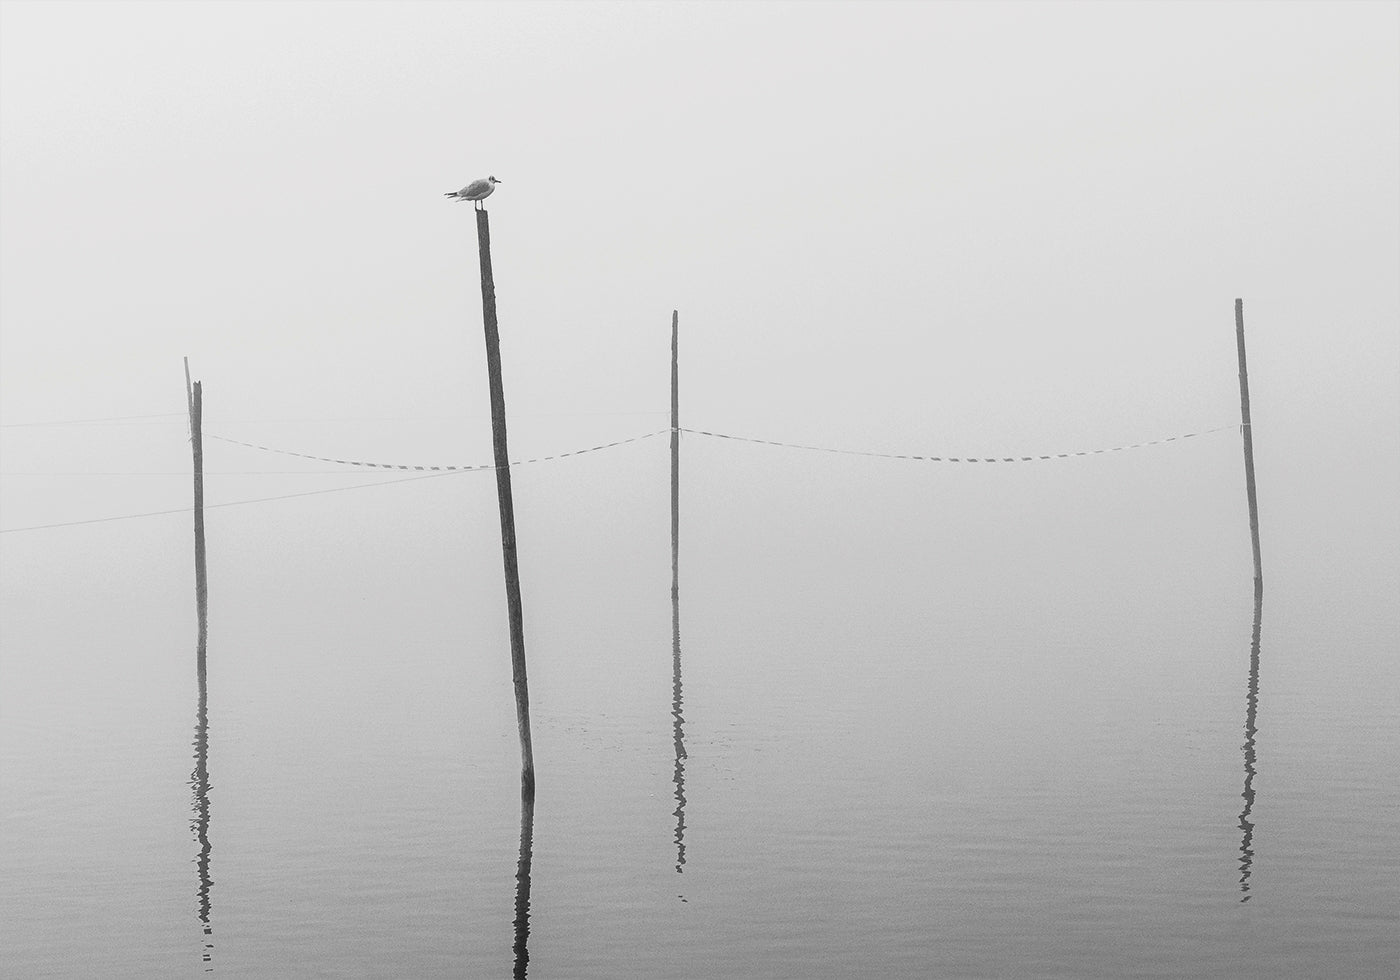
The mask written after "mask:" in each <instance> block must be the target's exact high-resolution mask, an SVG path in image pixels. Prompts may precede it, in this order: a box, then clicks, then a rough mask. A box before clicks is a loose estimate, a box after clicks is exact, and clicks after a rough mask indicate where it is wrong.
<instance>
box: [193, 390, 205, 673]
mask: <svg viewBox="0 0 1400 980" xmlns="http://www.w3.org/2000/svg"><path fill="white" fill-rule="evenodd" d="M200 389H201V383H200V382H198V381H196V382H195V383H194V385H193V388H192V390H191V393H190V446H191V448H192V450H193V453H194V602H195V611H196V614H197V615H198V617H199V647H198V649H199V654H198V657H199V670H200V672H201V673H202V672H203V671H204V650H205V645H206V643H207V641H208V638H209V572H208V568H207V567H206V565H205V561H204V432H203V415H204V404H203V403H204V397H203V393H202V391H201V390H200Z"/></svg>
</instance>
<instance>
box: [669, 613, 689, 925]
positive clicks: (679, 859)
mask: <svg viewBox="0 0 1400 980" xmlns="http://www.w3.org/2000/svg"><path fill="white" fill-rule="evenodd" d="M671 637H672V639H671V719H672V723H673V732H672V734H673V735H674V738H675V743H676V769H675V773H674V776H673V779H674V782H675V784H676V809H675V817H676V873H677V874H684V873H685V759H686V754H685V716H684V715H682V714H681V705H682V703H683V701H684V698H683V696H682V693H681V612H680V593H679V592H677V591H676V590H672V592H671ZM681 900H682V901H684V900H685V899H684V898H682V899H681Z"/></svg>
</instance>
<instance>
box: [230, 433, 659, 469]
mask: <svg viewBox="0 0 1400 980" xmlns="http://www.w3.org/2000/svg"><path fill="white" fill-rule="evenodd" d="M670 431H671V430H670V429H659V430H657V431H656V432H648V433H646V434H645V435H640V436H632V437H631V438H630V439H618V440H617V441H616V442H605V443H603V444H602V445H601V446H589V447H588V448H587V449H572V450H570V451H569V452H567V453H555V454H554V455H553V456H535V457H533V458H531V459H516V460H511V462H510V463H509V465H510V466H523V465H525V464H526V463H549V462H553V461H554V460H556V459H566V458H568V457H569V456H582V455H583V454H584V453H596V452H598V451H599V450H600V449H612V448H613V447H614V446H625V445H627V444H628V443H629V442H641V441H642V440H643V439H651V438H654V437H655V436H661V435H666V434H667V433H668V432H670ZM206 436H207V438H210V439H217V440H219V441H220V442H228V443H232V444H233V445H235V446H246V447H247V448H249V449H258V450H261V451H262V452H265V453H278V454H279V455H282V456H296V457H297V458H298V459H312V460H315V461H316V462H318V463H339V464H340V465H341V466H363V467H366V468H367V469H379V470H418V471H423V472H433V473H439V472H440V473H460V472H467V471H470V470H494V469H496V468H497V467H496V466H495V464H493V463H477V464H474V465H465V466H417V465H413V464H410V463H370V462H366V461H365V460H362V459H333V458H332V457H330V456H312V455H311V454H310V453H298V452H293V451H292V450H290V449H275V448H273V447H272V446H259V445H258V444H257V443H253V442H243V441H242V440H241V439H229V438H228V437H226V436H216V435H214V434H212V433H206Z"/></svg>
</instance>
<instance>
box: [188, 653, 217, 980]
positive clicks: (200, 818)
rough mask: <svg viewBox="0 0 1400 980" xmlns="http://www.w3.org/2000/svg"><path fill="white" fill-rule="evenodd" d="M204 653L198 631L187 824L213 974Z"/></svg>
mask: <svg viewBox="0 0 1400 980" xmlns="http://www.w3.org/2000/svg"><path fill="white" fill-rule="evenodd" d="M204 652H205V640H204V632H203V630H201V631H200V638H199V650H198V653H197V654H196V662H197V664H198V667H197V670H198V674H199V704H198V707H197V708H196V709H195V723H194V772H192V773H190V786H191V787H192V788H193V790H194V802H193V805H192V809H193V810H194V819H193V820H191V821H190V829H191V830H192V831H193V832H194V836H195V839H196V840H198V841H199V857H198V858H197V859H196V862H195V863H196V865H197V866H198V869H199V891H198V895H199V903H198V905H197V906H196V909H197V912H198V915H199V921H200V923H201V924H202V925H203V927H204V949H203V951H202V953H203V957H202V958H203V962H204V972H205V973H212V972H213V970H214V965H213V958H214V926H213V923H212V920H211V918H210V916H211V910H212V908H213V904H212V901H211V898H210V893H211V892H212V891H213V888H214V879H213V878H211V877H210V876H209V853H210V851H212V850H213V846H212V845H211V844H210V843H209V683H208V673H207V671H206V670H205V656H204Z"/></svg>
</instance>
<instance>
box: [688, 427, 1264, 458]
mask: <svg viewBox="0 0 1400 980" xmlns="http://www.w3.org/2000/svg"><path fill="white" fill-rule="evenodd" d="M1237 428H1238V429H1243V428H1244V427H1243V426H1241V425H1238V424H1236V425H1221V426H1217V427H1215V428H1214V429H1204V430H1202V431H1200V432H1184V433H1181V434H1180V435H1174V436H1166V437H1165V438H1162V439H1152V440H1149V441H1147V442H1134V443H1132V444H1130V445H1126V446H1112V447H1110V448H1107V449H1083V450H1079V451H1077V452H1070V453H1045V454H1043V455H1037V456H914V455H910V454H908V453H877V452H870V451H867V450H862V449H832V448H830V447H828V446H808V445H804V444H802V443H797V442H778V441H776V440H774V439H755V438H753V437H751V436H736V435H731V434H729V433H726V432H708V431H706V430H704V429H686V428H682V429H681V430H680V431H682V432H689V433H692V434H694V435H697V436H710V437H711V438H714V439H732V440H734V441H735V442H752V443H757V444H758V445H761V446H781V447H783V448H784V449H805V450H808V451H810V452H818V453H838V454H840V455H843V456H874V457H877V458H879V459H912V460H919V461H922V462H928V463H1038V462H1040V461H1042V460H1049V459H1069V458H1071V457H1074V456H1098V455H1100V454H1102V453H1121V452H1124V451H1126V450H1129V449H1142V448H1144V447H1146V446H1163V445H1166V444H1167V443H1169V442H1178V441H1180V440H1182V439H1195V438H1196V437H1197V436H1207V435H1211V434H1212V433H1215V432H1224V431H1226V430H1227V429H1237Z"/></svg>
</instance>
